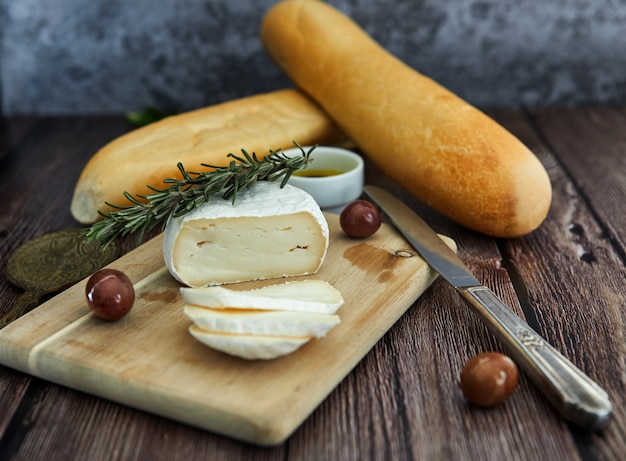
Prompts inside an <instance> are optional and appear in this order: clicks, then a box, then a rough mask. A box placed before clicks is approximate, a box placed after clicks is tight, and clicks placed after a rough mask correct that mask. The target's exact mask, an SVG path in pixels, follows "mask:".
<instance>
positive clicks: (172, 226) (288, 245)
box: [163, 181, 328, 287]
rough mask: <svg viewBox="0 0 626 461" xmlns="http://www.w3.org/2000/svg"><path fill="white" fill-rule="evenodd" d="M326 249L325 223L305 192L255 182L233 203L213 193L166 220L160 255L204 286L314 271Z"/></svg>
mask: <svg viewBox="0 0 626 461" xmlns="http://www.w3.org/2000/svg"><path fill="white" fill-rule="evenodd" d="M327 249H328V224H327V222H326V220H325V218H324V215H323V213H322V211H321V210H320V208H319V206H318V205H317V203H316V202H315V200H314V199H313V197H311V196H310V195H309V194H308V193H306V192H304V191H302V190H300V189H298V188H296V187H293V186H290V185H286V186H285V187H284V188H281V187H280V184H279V183H275V182H264V181H261V182H257V183H256V184H255V185H254V186H253V187H251V188H250V189H248V190H246V191H245V192H240V193H238V194H237V200H236V202H235V204H234V205H233V204H232V201H230V200H224V199H223V198H222V197H221V196H214V197H213V198H212V199H211V200H210V201H209V202H208V203H206V204H204V205H202V206H201V207H199V208H197V209H195V210H193V211H191V212H190V213H188V214H187V215H185V216H182V217H180V218H174V219H170V221H169V222H168V224H167V226H166V229H165V232H164V240H163V256H164V259H165V264H166V266H167V268H168V269H169V271H170V273H171V274H172V276H174V278H176V279H177V280H178V281H180V282H181V283H184V284H185V285H188V286H191V287H203V286H211V285H221V284H225V283H236V282H243V281H250V280H263V279H271V278H278V277H287V276H295V275H308V274H313V273H315V272H317V270H318V269H319V267H320V266H321V264H322V262H323V261H324V258H325V256H326V251H327Z"/></svg>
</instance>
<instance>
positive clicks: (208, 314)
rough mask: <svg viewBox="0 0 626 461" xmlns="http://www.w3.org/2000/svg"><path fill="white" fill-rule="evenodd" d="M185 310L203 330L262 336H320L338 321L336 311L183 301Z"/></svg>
mask: <svg viewBox="0 0 626 461" xmlns="http://www.w3.org/2000/svg"><path fill="white" fill-rule="evenodd" d="M184 312H185V314H186V315H187V316H188V317H189V318H190V319H191V320H193V322H194V323H195V324H196V325H197V326H198V327H199V328H201V329H203V330H209V331H215V332H221V333H237V334H250V335H265V336H315V337H316V338H321V337H323V336H325V335H326V333H328V332H329V331H330V330H331V329H332V328H334V327H335V326H336V325H338V324H339V323H340V319H339V316H338V315H334V314H315V313H310V312H284V311H267V310H266V311H263V310H256V309H207V308H205V307H196V306H189V305H186V306H185V308H184Z"/></svg>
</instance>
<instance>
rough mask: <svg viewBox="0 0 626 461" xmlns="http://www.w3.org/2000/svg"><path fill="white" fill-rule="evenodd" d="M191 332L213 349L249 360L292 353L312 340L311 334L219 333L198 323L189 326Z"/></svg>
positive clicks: (271, 357)
mask: <svg viewBox="0 0 626 461" xmlns="http://www.w3.org/2000/svg"><path fill="white" fill-rule="evenodd" d="M189 333H191V335H192V336H193V337H194V338H196V339H197V340H198V341H200V342H201V343H204V344H206V345H207V346H209V347H211V348H213V349H216V350H218V351H221V352H225V353H227V354H230V355H234V356H237V357H241V358H244V359H249V360H256V359H266V360H267V359H273V358H277V357H280V356H282V355H287V354H291V353H292V352H294V351H295V350H296V349H298V348H299V347H301V346H303V345H304V344H306V343H307V342H309V341H310V340H311V337H310V336H305V337H289V336H256V335H236V334H228V333H219V332H212V331H207V330H203V329H201V328H199V327H198V326H196V325H191V326H190V327H189Z"/></svg>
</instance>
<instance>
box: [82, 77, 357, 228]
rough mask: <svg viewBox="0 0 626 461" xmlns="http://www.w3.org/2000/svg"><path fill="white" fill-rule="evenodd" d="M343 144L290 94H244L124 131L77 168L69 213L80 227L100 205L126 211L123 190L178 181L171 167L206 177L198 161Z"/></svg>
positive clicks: (309, 106) (308, 103) (319, 114)
mask: <svg viewBox="0 0 626 461" xmlns="http://www.w3.org/2000/svg"><path fill="white" fill-rule="evenodd" d="M343 139H345V135H344V134H343V133H342V132H341V131H340V130H339V129H338V128H337V126H336V124H335V123H334V122H333V121H332V120H331V119H330V118H329V117H328V115H327V114H326V113H325V112H324V111H323V110H322V109H321V108H320V107H319V106H318V104H317V103H315V102H313V101H312V100H311V99H310V98H308V97H307V96H305V95H304V94H303V93H302V92H300V91H298V90H297V89H284V90H279V91H275V92H271V93H265V94H260V95H255V96H250V97H246V98H242V99H236V100H233V101H228V102H225V103H222V104H217V105H214V106H210V107H206V108H202V109H198V110H195V111H191V112H186V113H183V114H180V115H176V116H172V117H168V118H166V119H163V120H161V121H159V122H156V123H153V124H150V125H147V126H145V127H142V128H139V129H136V130H134V131H131V132H129V133H127V134H125V135H123V136H120V137H119V138H117V139H115V140H113V141H111V142H110V143H108V144H107V145H105V146H104V147H102V149H100V150H99V151H98V152H97V153H96V154H95V155H94V156H93V157H92V158H91V159H90V160H89V162H88V163H87V165H86V166H85V167H84V169H83V171H82V173H81V175H80V177H79V179H78V181H77V183H76V186H75V189H74V195H73V198H72V204H71V212H72V215H73V216H74V218H75V219H76V220H77V221H79V222H81V223H85V224H89V223H93V222H95V221H97V220H98V219H100V215H99V214H98V210H102V211H104V212H106V211H108V209H109V207H108V206H106V205H105V202H109V203H113V204H115V205H128V204H130V202H129V201H128V200H127V199H126V198H125V197H124V195H123V193H124V192H125V191H127V192H130V193H131V194H133V195H136V194H148V193H150V190H149V189H148V188H147V187H146V185H148V184H149V185H152V186H154V187H162V186H164V184H163V180H164V179H166V178H174V177H175V178H180V177H181V176H180V172H179V170H178V168H177V166H176V165H177V163H178V162H181V163H183V165H184V166H185V168H186V169H187V170H189V171H206V170H207V168H205V167H201V164H202V163H205V164H211V165H216V166H218V165H227V164H228V163H229V161H230V159H228V158H227V157H226V156H227V154H229V153H231V152H232V153H235V154H239V153H241V149H245V150H246V151H247V152H248V153H252V152H255V153H257V154H258V155H259V156H261V157H263V156H265V155H267V154H268V153H269V151H270V150H276V149H287V148H290V147H293V141H296V142H298V143H299V144H300V145H302V146H306V145H312V144H332V143H335V142H339V141H340V140H343Z"/></svg>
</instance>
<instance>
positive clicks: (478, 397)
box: [461, 352, 518, 407]
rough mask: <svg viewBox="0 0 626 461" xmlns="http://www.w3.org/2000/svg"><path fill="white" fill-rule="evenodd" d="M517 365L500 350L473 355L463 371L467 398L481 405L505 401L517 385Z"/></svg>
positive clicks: (463, 389)
mask: <svg viewBox="0 0 626 461" xmlns="http://www.w3.org/2000/svg"><path fill="white" fill-rule="evenodd" d="M517 377H518V372H517V366H516V365H515V363H514V362H513V360H511V359H510V358H509V357H507V356H506V355H503V354H500V353H499V352H484V353H482V354H478V355H476V356H475V357H473V358H472V359H471V360H470V361H468V362H467V364H466V365H465V366H464V367H463V370H462V371H461V390H462V391H463V395H464V396H465V398H466V399H467V400H468V401H469V402H471V403H473V404H475V405H479V406H481V407H489V406H493V405H497V404H499V403H502V402H504V401H505V400H506V399H507V398H509V397H510V396H511V394H513V391H515V388H516V386H517Z"/></svg>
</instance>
